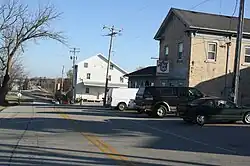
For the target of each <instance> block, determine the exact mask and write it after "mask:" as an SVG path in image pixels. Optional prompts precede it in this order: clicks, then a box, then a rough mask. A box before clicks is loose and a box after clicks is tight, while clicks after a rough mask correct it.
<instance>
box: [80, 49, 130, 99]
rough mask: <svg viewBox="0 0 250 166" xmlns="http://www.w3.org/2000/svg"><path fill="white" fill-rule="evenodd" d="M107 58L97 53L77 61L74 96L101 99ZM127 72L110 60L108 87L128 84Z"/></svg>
mask: <svg viewBox="0 0 250 166" xmlns="http://www.w3.org/2000/svg"><path fill="white" fill-rule="evenodd" d="M107 65H108V60H107V58H106V57H104V56H103V55H102V54H97V55H96V56H92V57H90V58H88V59H86V60H84V61H81V62H79V63H78V72H77V81H76V82H77V83H76V98H82V99H84V100H95V101H101V100H102V98H103V97H104V91H105V80H106V72H107ZM125 74H127V72H126V71H125V70H123V69H121V68H120V67H119V66H118V65H116V64H115V63H114V62H112V61H111V62H110V70H109V82H108V88H120V87H127V86H128V79H127V78H125V77H123V76H124V75H125Z"/></svg>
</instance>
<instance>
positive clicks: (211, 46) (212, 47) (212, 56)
mask: <svg viewBox="0 0 250 166" xmlns="http://www.w3.org/2000/svg"><path fill="white" fill-rule="evenodd" d="M216 56H217V43H208V53H207V60H208V61H216Z"/></svg>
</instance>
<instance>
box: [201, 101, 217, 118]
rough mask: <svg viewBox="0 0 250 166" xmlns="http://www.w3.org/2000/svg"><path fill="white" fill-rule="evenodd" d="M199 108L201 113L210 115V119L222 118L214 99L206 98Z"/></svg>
mask: <svg viewBox="0 0 250 166" xmlns="http://www.w3.org/2000/svg"><path fill="white" fill-rule="evenodd" d="M199 110H200V112H201V113H203V114H205V115H206V116H208V118H209V120H216V119H219V118H220V116H218V114H219V112H218V111H219V110H218V109H217V108H216V106H215V102H214V101H213V100H212V99H210V100H206V101H205V102H204V103H202V104H201V106H200V107H199Z"/></svg>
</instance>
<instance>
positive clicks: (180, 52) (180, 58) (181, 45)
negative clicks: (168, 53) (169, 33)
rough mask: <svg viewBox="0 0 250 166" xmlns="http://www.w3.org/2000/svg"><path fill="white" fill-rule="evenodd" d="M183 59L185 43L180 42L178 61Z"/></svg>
mask: <svg viewBox="0 0 250 166" xmlns="http://www.w3.org/2000/svg"><path fill="white" fill-rule="evenodd" d="M179 60H183V43H179V44H178V61H179Z"/></svg>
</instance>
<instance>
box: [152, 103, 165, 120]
mask: <svg viewBox="0 0 250 166" xmlns="http://www.w3.org/2000/svg"><path fill="white" fill-rule="evenodd" d="M154 114H155V115H156V116H157V117H159V118H163V117H164V116H166V114H167V108H166V107H165V106H164V105H158V106H156V108H155V110H154Z"/></svg>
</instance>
